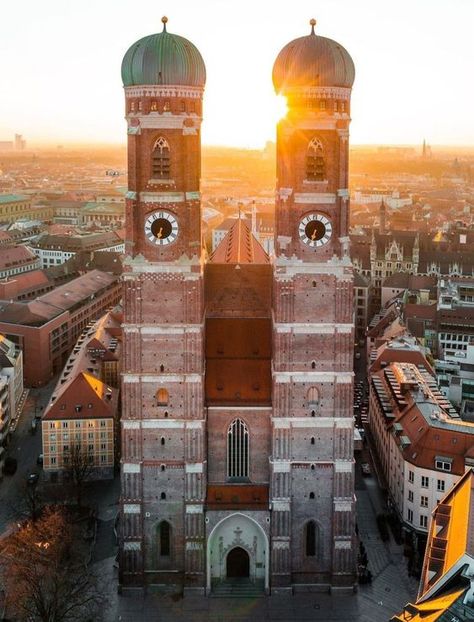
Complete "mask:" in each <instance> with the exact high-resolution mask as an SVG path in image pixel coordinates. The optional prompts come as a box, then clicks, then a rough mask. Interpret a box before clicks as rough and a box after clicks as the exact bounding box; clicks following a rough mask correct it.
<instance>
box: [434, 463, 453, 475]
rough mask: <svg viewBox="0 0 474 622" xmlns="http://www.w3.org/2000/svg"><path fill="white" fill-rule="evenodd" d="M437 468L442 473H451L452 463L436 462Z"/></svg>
mask: <svg viewBox="0 0 474 622" xmlns="http://www.w3.org/2000/svg"><path fill="white" fill-rule="evenodd" d="M435 468H436V469H438V470H440V471H448V472H449V471H451V463H450V462H445V461H444V460H435Z"/></svg>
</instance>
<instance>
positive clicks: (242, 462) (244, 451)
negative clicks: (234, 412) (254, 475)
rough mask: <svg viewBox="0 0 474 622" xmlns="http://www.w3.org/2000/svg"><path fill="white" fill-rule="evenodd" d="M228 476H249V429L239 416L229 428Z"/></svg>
mask: <svg viewBox="0 0 474 622" xmlns="http://www.w3.org/2000/svg"><path fill="white" fill-rule="evenodd" d="M227 477H229V478H248V477H249V429H248V427H247V424H246V423H245V422H244V421H242V419H239V418H238V419H234V421H232V423H231V424H230V426H229V427H228V429H227Z"/></svg>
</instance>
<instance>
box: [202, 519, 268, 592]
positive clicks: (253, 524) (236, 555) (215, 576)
mask: <svg viewBox="0 0 474 622" xmlns="http://www.w3.org/2000/svg"><path fill="white" fill-rule="evenodd" d="M233 551H234V552H233ZM229 555H230V571H231V575H232V574H233V575H234V576H233V577H232V576H231V577H230V578H235V579H237V578H239V577H241V578H246V579H247V580H248V581H250V582H251V583H253V584H255V585H261V586H262V589H265V590H268V588H269V569H270V552H269V545H268V536H267V535H266V533H265V531H264V530H263V528H262V526H261V525H259V523H258V522H257V521H256V520H255V519H253V518H251V517H250V516H248V515H246V514H242V513H240V512H235V513H233V514H230V515H229V516H226V517H225V518H223V519H221V520H220V521H218V522H217V524H216V525H214V527H213V528H212V529H211V531H210V533H209V535H208V536H207V556H206V557H207V582H206V585H207V590H208V593H210V591H211V586H212V584H213V583H215V582H219V581H225V580H227V579H228V570H229V568H228V564H229ZM247 564H248V565H247ZM234 573H235V574H234Z"/></svg>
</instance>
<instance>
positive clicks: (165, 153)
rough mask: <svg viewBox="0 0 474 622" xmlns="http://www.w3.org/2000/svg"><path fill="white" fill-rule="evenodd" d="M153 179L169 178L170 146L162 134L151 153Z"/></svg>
mask: <svg viewBox="0 0 474 622" xmlns="http://www.w3.org/2000/svg"><path fill="white" fill-rule="evenodd" d="M151 176H152V179H169V177H170V146H169V144H168V141H167V140H165V139H164V138H163V137H162V136H161V137H160V138H158V140H157V141H156V143H155V146H154V147H153V152H152V154H151Z"/></svg>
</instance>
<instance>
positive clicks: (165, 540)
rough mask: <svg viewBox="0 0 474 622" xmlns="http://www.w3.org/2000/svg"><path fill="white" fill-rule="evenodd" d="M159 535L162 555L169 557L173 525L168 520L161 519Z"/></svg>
mask: <svg viewBox="0 0 474 622" xmlns="http://www.w3.org/2000/svg"><path fill="white" fill-rule="evenodd" d="M158 536H159V543H160V555H161V556H163V557H168V556H169V554H170V548H171V547H170V540H171V527H170V524H169V523H168V522H167V521H165V520H164V521H161V523H160V524H159V525H158Z"/></svg>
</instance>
